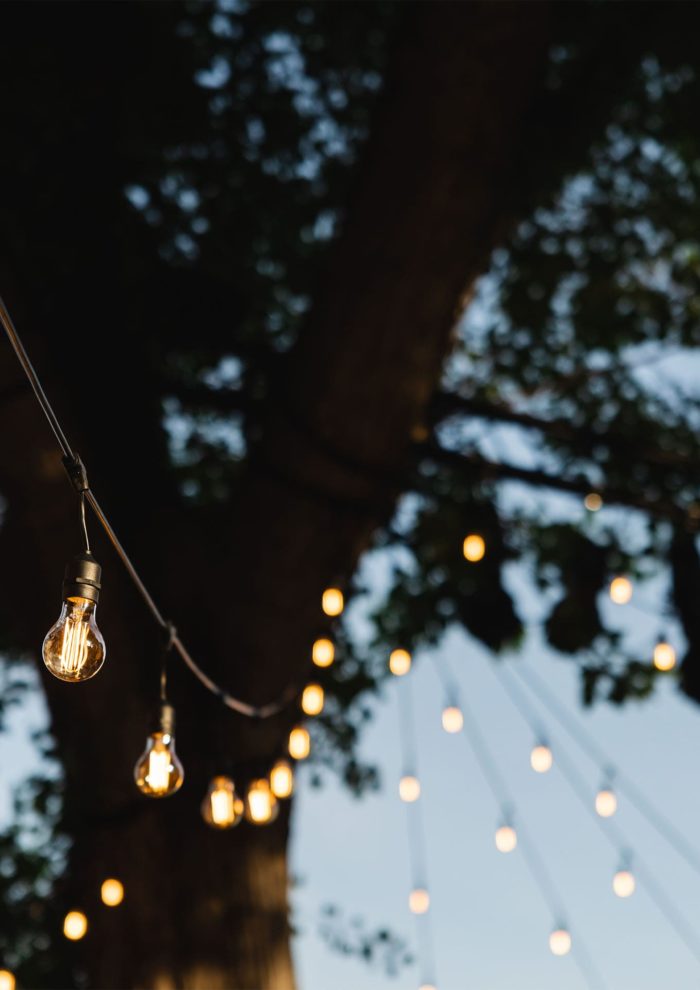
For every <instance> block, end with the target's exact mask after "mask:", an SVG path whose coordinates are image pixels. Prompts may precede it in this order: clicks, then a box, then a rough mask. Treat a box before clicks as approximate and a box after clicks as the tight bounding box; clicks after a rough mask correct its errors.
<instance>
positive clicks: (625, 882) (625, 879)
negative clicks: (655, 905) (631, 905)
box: [612, 870, 637, 897]
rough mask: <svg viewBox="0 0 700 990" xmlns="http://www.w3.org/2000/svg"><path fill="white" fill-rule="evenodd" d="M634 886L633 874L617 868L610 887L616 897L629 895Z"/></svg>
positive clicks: (632, 891)
mask: <svg viewBox="0 0 700 990" xmlns="http://www.w3.org/2000/svg"><path fill="white" fill-rule="evenodd" d="M636 886H637V884H636V882H635V879H634V875H633V874H632V873H630V871H629V870H618V871H617V873H616V874H615V876H614V877H613V882H612V887H613V890H614V892H615V893H616V894H617V896H618V897H631V896H632V894H633V893H634V890H635V887H636Z"/></svg>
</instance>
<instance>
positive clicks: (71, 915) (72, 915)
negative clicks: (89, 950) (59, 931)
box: [63, 911, 88, 942]
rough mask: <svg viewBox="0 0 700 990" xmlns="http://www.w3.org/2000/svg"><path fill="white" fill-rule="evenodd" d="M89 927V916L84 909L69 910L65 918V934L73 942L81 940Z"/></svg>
mask: <svg viewBox="0 0 700 990" xmlns="http://www.w3.org/2000/svg"><path fill="white" fill-rule="evenodd" d="M87 928H88V922H87V918H86V917H85V915H84V914H83V912H82V911H69V912H68V914H67V915H66V916H65V918H64V919H63V934H64V935H65V937H66V938H67V939H69V940H70V941H71V942H79V941H80V939H81V938H84V936H85V934H86V932H87Z"/></svg>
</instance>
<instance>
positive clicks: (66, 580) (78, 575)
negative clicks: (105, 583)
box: [63, 551, 102, 604]
mask: <svg viewBox="0 0 700 990" xmlns="http://www.w3.org/2000/svg"><path fill="white" fill-rule="evenodd" d="M101 587H102V568H101V567H100V565H99V564H98V563H97V561H96V560H95V558H94V557H93V555H92V554H91V553H89V552H88V551H86V552H85V553H79V554H77V555H76V556H75V557H73V559H72V560H71V561H69V563H68V564H66V572H65V574H64V576H63V597H64V599H67V598H86V599H87V600H88V601H89V602H95V604H97V602H98V601H99V600H100V588H101Z"/></svg>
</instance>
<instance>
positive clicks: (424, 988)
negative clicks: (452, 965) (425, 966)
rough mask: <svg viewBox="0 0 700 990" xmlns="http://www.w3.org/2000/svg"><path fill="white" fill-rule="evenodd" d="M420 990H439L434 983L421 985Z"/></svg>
mask: <svg viewBox="0 0 700 990" xmlns="http://www.w3.org/2000/svg"><path fill="white" fill-rule="evenodd" d="M418 990H437V987H436V986H435V985H434V984H433V983H421V985H420V986H419V987H418Z"/></svg>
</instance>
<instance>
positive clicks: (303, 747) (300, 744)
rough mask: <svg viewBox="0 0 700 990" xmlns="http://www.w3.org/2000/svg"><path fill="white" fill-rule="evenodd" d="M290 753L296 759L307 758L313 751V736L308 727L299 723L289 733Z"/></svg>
mask: <svg viewBox="0 0 700 990" xmlns="http://www.w3.org/2000/svg"><path fill="white" fill-rule="evenodd" d="M288 749H289V755H290V756H291V757H292V758H293V759H295V760H305V759H306V757H307V756H308V755H309V753H310V752H311V737H310V736H309V732H308V729H305V728H304V726H303V725H298V726H297V727H296V728H295V729H292V731H291V732H290V733H289V746H288Z"/></svg>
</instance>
